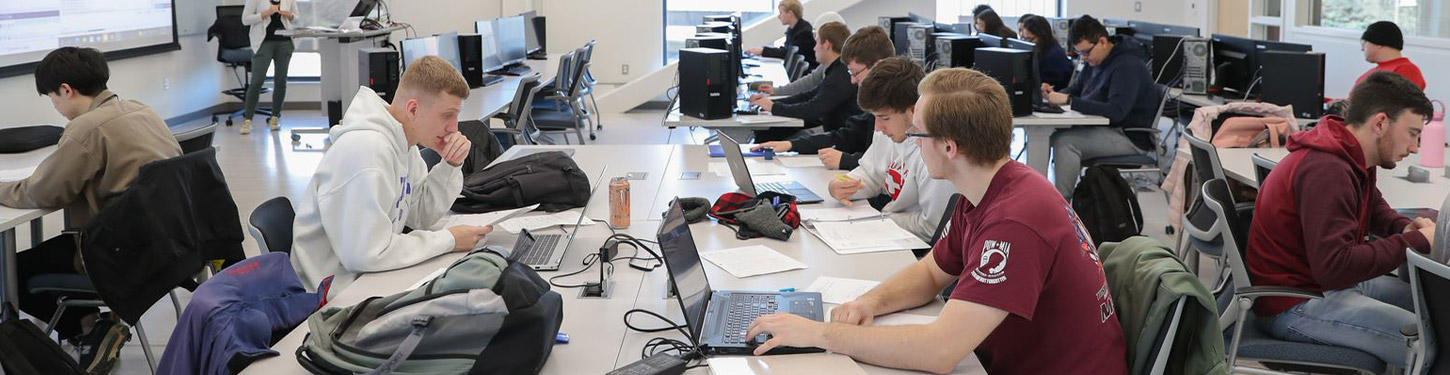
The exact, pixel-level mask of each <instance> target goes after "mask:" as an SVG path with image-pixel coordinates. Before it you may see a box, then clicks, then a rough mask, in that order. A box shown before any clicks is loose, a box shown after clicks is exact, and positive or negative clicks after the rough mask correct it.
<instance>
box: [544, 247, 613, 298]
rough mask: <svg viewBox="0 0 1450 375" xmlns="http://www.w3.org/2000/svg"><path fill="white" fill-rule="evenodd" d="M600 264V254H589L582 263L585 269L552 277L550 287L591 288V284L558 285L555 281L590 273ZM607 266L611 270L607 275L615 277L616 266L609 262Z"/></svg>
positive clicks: (606, 271) (607, 271)
mask: <svg viewBox="0 0 1450 375" xmlns="http://www.w3.org/2000/svg"><path fill="white" fill-rule="evenodd" d="M598 262H599V254H589V255H585V256H584V260H583V261H582V263H584V268H580V269H579V270H578V271H574V272H570V273H565V274H560V275H555V276H554V277H550V278H549V285H553V286H556V287H560V288H569V289H572V288H583V287H586V286H589V285H590V284H591V283H584V284H558V283H555V282H554V280H557V279H559V278H562V277H569V276H574V275H578V274H581V273H584V272H585V271H589V269H591V268H594V263H598ZM605 264H608V265H609V268H608V269H606V270H605V273H607V274H609V275H614V264H612V263H608V262H605ZM601 267H603V266H601Z"/></svg>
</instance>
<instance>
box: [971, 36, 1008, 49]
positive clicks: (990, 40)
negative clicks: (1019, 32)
mask: <svg viewBox="0 0 1450 375" xmlns="http://www.w3.org/2000/svg"><path fill="white" fill-rule="evenodd" d="M977 38H978V39H981V40H982V44H984V45H986V46H987V47H1006V46H1007V40H1006V39H1003V38H1002V37H1000V36H996V35H992V34H987V33H978V34H977Z"/></svg>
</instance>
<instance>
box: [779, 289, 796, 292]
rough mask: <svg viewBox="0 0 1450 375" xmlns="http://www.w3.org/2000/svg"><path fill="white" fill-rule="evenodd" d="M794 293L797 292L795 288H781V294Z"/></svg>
mask: <svg viewBox="0 0 1450 375" xmlns="http://www.w3.org/2000/svg"><path fill="white" fill-rule="evenodd" d="M794 291H795V288H780V292H781V293H790V292H794Z"/></svg>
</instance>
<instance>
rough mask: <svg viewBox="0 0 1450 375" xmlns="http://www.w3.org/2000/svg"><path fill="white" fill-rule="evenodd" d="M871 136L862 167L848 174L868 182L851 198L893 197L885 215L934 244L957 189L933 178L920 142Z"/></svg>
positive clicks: (880, 135) (857, 167)
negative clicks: (940, 224) (934, 238)
mask: <svg viewBox="0 0 1450 375" xmlns="http://www.w3.org/2000/svg"><path fill="white" fill-rule="evenodd" d="M871 137H872V138H871V147H870V148H867V149H866V153H865V154H864V155H861V161H860V165H858V166H856V169H853V170H851V172H849V173H847V175H848V176H850V177H851V178H854V179H857V180H862V182H865V183H866V188H864V189H861V190H860V191H858V192H856V195H855V196H852V197H851V198H852V199H866V198H870V197H874V196H877V195H881V194H886V195H889V196H891V202H890V203H887V204H886V206H885V207H882V208H881V212H882V213H885V214H887V215H888V216H890V217H891V220H892V221H895V222H896V225H900V226H901V227H902V228H904V229H906V230H907V231H909V232H911V233H912V234H915V235H916V236H917V237H919V238H921V239H922V240H923V241H930V240H931V236H932V235H933V234H935V232H936V227H937V224H938V223H940V222H941V218H942V214H943V213H945V212H946V209H947V202H949V201H951V199H952V194H954V193H956V189H954V188H953V187H952V185H951V184H950V183H948V182H947V181H946V180H934V179H932V178H931V174H930V173H927V171H926V162H925V161H923V160H922V159H921V146H918V145H917V144H916V142H913V141H911V140H907V141H905V142H901V143H896V142H895V141H892V140H891V137H887V136H886V135H885V134H881V133H880V132H877V133H875V134H873V135H872V136H871Z"/></svg>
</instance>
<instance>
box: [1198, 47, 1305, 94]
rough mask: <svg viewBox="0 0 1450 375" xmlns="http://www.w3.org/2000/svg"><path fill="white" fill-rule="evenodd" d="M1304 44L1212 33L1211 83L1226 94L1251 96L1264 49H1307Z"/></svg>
mask: <svg viewBox="0 0 1450 375" xmlns="http://www.w3.org/2000/svg"><path fill="white" fill-rule="evenodd" d="M1313 48H1314V47H1313V46H1310V45H1307V44H1297V43H1285V42H1270V41H1265V40H1254V39H1248V38H1240V37H1235V36H1229V35H1222V34H1213V59H1214V61H1213V72H1214V77H1215V78H1214V79H1215V82H1214V86H1215V87H1218V88H1219V90H1220V91H1221V92H1223V93H1225V94H1227V95H1229V96H1242V97H1246V98H1252V97H1253V95H1254V92H1256V91H1257V90H1256V89H1255V87H1254V81H1255V80H1256V79H1258V77H1259V70H1260V69H1261V68H1262V64H1261V63H1260V61H1262V60H1261V59H1260V55H1261V54H1263V53H1264V52H1265V51H1286V52H1309V51H1311V50H1313Z"/></svg>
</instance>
